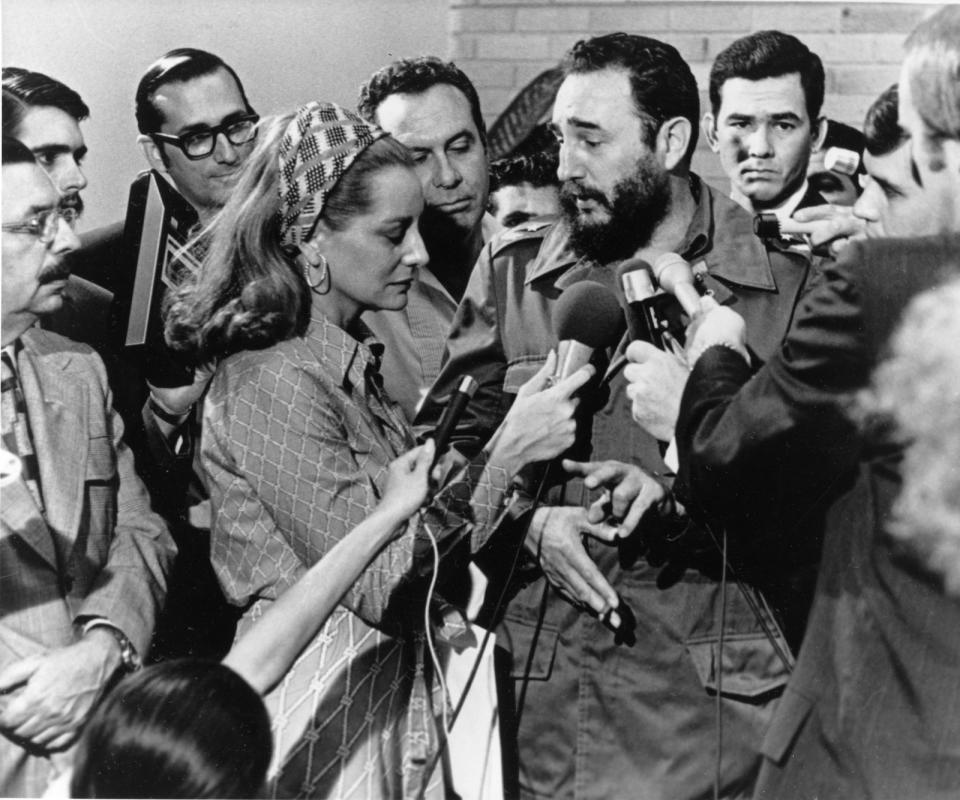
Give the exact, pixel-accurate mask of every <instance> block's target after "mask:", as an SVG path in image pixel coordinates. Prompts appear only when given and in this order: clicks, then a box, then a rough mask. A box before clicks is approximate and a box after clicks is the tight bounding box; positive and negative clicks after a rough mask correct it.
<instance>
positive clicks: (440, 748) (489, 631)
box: [417, 469, 549, 800]
mask: <svg viewBox="0 0 960 800" xmlns="http://www.w3.org/2000/svg"><path fill="white" fill-rule="evenodd" d="M548 477H549V469H548V470H547V471H545V472H544V474H543V476H542V477H541V478H540V481H539V484H538V486H537V491H536V493H535V494H534V496H533V501H532V504H531V507H530V510H529V511H528V512H527V518H526V520H525V521H524V523H523V524H522V526H521V530H520V535H519V536H518V537H517V541H516V544H515V547H514V550H513V558H512V559H511V562H510V569H509V570H508V571H507V576H506V578H505V580H504V581H503V585H502V586H501V588H500V593H499V595H498V596H497V601H496V603H495V604H494V606H493V610H492V611H491V613H490V618H491V619H496V617H497V616H498V615H499V613H500V611H501V610H502V608H503V607H504V605H505V603H506V599H507V594H508V592H509V591H510V586H511V582H512V580H513V577H514V575H515V574H516V571H517V567H518V566H519V564H520V554H521V553H522V552H523V543H524V541H525V540H526V537H527V531H528V530H529V529H530V523H531V521H532V520H533V512H534V511H536V509H537V508H538V507H539V504H540V499H541V497H542V496H543V492H544V490H545V489H546V485H547V478H548ZM510 507H511V503H507V506H506V507H505V508H504V509H503V511H502V512H501V513H500V516H499V518H498V519H497V520H496V522H495V523H494V525H493V526H492V528H493V529H494V530H496V529H497V528H499V527H500V525H502V524H503V520H504V518H505V517H506V515H507V514H508V513H509V512H510ZM423 527H424V529H425V530H426V531H427V532H428V535H429V537H430V541H431V544H432V545H433V549H434V557H435V561H434V574H433V578H432V580H431V582H430V589H429V594H428V597H427V606H426V608H427V609H429V603H430V598H431V595H432V592H433V590H434V587H435V586H436V577H437V572H438V571H439V551H438V550H437V547H436V538H435V536H434V534H433V531H431V530H430V527H429V525H427V524H426V522H424V525H423ZM544 580H546V578H544ZM548 588H549V584H547V585H546V586H545V587H544V598H546V590H547V589H548ZM424 622H425V624H426V625H427V628H426V636H427V641H428V642H430V639H431V637H430V628H429V615H428V613H427V612H425V614H424ZM538 631H539V627H538ZM492 635H493V626H492V625H491V626H489V627H487V628H486V629H485V630H484V633H483V638H482V639H481V640H480V644H479V646H478V648H477V656H476V658H475V659H474V661H473V664H472V665H471V667H470V672H469V673H467V679H466V680H465V681H464V684H463V690H462V692H461V693H460V699H459V700H458V701H457V704H456V706H455V707H454V709H453V712H452V713H451V714H450V718H449V724H448V723H447V719H446V707H447V690H446V682H445V681H444V679H443V676H442V670H441V669H440V665H439V663H438V659H437V657H436V652H435V651H434V649H433V647H432V645H431V647H430V653H431V657H432V658H433V662H434V668H435V669H436V671H437V674H438V676H439V677H440V685H441V689H442V691H443V712H442V713H443V717H444V723H443V730H442V732H441V736H440V741H439V742H438V743H437V749H436V752H435V753H434V754H433V756H432V757H431V759H430V761H429V762H428V764H427V769H426V770H425V772H424V777H423V783H422V785H421V787H420V792H419V794H418V795H417V797H418V800H423V798H424V797H425V796H426V791H427V786H428V784H429V782H430V776H431V775H432V774H433V771H434V770H435V769H436V768H437V765H438V764H439V763H440V759H441V758H442V757H443V754H444V752H445V751H446V749H447V745H448V743H449V739H450V731H451V730H452V729H453V726H454V725H455V724H456V722H457V718H458V717H459V716H460V712H461V711H462V710H463V706H464V703H465V702H466V699H467V694H468V693H469V692H470V689H471V688H472V687H473V682H474V680H475V679H476V677H477V673H478V672H479V670H480V662H481V661H482V659H483V654H484V652H486V649H487V644H488V643H489V641H490V637H491V636H492ZM532 656H533V649H532V648H531V653H530V656H529V657H528V665H527V667H526V669H529V667H530V663H531V662H532ZM525 686H526V679H524V688H525ZM498 707H499V698H498ZM518 708H519V704H518ZM517 719H518V721H519V711H518V715H517Z"/></svg>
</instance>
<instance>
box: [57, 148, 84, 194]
mask: <svg viewBox="0 0 960 800" xmlns="http://www.w3.org/2000/svg"><path fill="white" fill-rule="evenodd" d="M86 187H87V176H86V175H84V174H83V170H82V169H81V168H80V164H79V163H78V162H77V160H76V159H75V158H73V157H71V158H70V165H69V166H68V167H67V168H66V169H65V170H64V171H63V172H62V173H61V175H60V180H59V185H58V186H57V188H58V189H59V190H60V194H62V195H68V194H74V193H76V192H79V191H80V190H81V189H85V188H86Z"/></svg>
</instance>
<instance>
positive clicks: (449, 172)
mask: <svg viewBox="0 0 960 800" xmlns="http://www.w3.org/2000/svg"><path fill="white" fill-rule="evenodd" d="M462 180H463V176H462V175H461V174H460V171H459V170H458V169H457V168H456V166H455V165H454V163H453V162H452V161H451V160H450V159H449V157H448V156H447V155H446V153H444V154H443V155H441V156H440V157H439V158H438V159H437V170H436V172H435V173H434V176H433V185H434V186H436V187H437V188H438V189H452V188H454V187H455V186H457V185H458V184H459V183H460V181H462Z"/></svg>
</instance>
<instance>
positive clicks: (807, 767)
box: [677, 6, 960, 800]
mask: <svg viewBox="0 0 960 800" xmlns="http://www.w3.org/2000/svg"><path fill="white" fill-rule="evenodd" d="M958 64H960V8H958V7H957V6H947V7H945V8H942V9H941V10H940V11H938V12H937V13H935V14H933V15H932V16H930V17H928V18H927V19H925V20H924V21H923V22H921V23H920V25H919V26H918V27H917V28H916V30H914V31H913V33H911V34H910V36H909V37H908V39H907V42H906V59H905V61H904V64H903V67H902V68H901V72H900V81H899V101H898V115H899V125H901V126H902V127H903V129H904V131H905V132H906V133H907V136H908V137H909V139H908V144H906V147H907V148H908V150H909V153H910V157H911V159H912V168H913V171H914V172H915V175H916V177H917V183H918V185H919V186H922V187H923V192H924V194H925V196H926V203H927V213H926V214H925V215H923V216H922V217H918V218H916V220H915V222H916V227H915V229H914V230H913V231H912V233H913V234H914V236H916V237H917V238H912V239H903V238H901V239H888V240H883V241H875V240H867V241H862V242H854V243H851V244H850V245H849V247H847V249H846V250H845V251H844V253H843V255H842V256H841V258H840V259H838V261H837V263H836V264H835V265H832V266H830V267H829V268H828V269H826V270H825V280H824V282H823V283H822V284H821V285H819V286H818V287H817V288H816V289H815V290H813V291H811V292H810V293H809V295H808V296H807V297H806V298H805V300H804V303H803V305H802V308H801V309H800V311H799V312H798V316H797V320H796V322H795V323H794V325H793V326H792V328H791V331H790V333H789V335H788V337H787V339H786V341H785V342H784V345H783V347H782V348H781V350H780V351H779V352H778V353H777V354H775V355H774V357H773V358H771V359H769V360H767V361H766V363H765V364H764V365H763V366H762V368H761V369H759V371H754V370H752V369H751V368H750V366H748V364H747V363H746V361H745V360H744V359H743V358H742V357H741V355H739V354H738V353H737V351H736V348H737V347H738V346H739V344H740V342H741V341H742V338H741V337H742V331H743V329H742V322H743V321H742V320H737V317H736V315H735V314H734V313H733V311H732V309H713V310H711V311H709V312H707V313H705V314H703V315H701V317H702V318H699V319H698V320H697V325H698V327H697V330H696V331H695V332H692V335H691V337H690V338H691V342H690V345H691V352H690V354H689V355H690V356H691V361H692V362H693V368H692V372H691V374H690V379H689V381H688V383H687V387H686V389H685V391H684V396H683V402H682V405H681V409H680V417H679V421H678V424H677V439H678V443H679V450H680V468H681V469H680V475H681V478H682V479H683V483H684V485H685V486H686V496H687V497H688V499H689V503H690V507H691V509H693V510H694V511H695V512H696V513H697V514H698V515H699V514H706V515H709V516H710V517H712V518H713V519H714V520H715V521H719V522H721V523H723V524H725V525H726V526H727V530H728V535H729V537H730V540H731V544H732V545H733V543H735V542H736V541H737V539H738V538H739V537H738V532H740V531H741V530H742V523H743V521H744V519H743V518H744V511H745V510H746V509H751V510H752V511H755V510H757V509H758V508H760V507H762V506H776V507H777V510H778V512H779V513H780V514H781V515H785V516H789V517H791V518H796V519H800V518H804V517H811V516H812V517H816V518H822V519H824V520H825V531H826V536H825V539H824V550H823V559H822V564H823V566H822V572H821V574H820V577H819V582H818V585H817V593H816V598H815V601H814V606H813V611H812V613H811V617H810V625H809V628H808V631H807V636H806V639H805V640H804V645H803V648H802V649H801V651H800V655H799V658H798V661H797V665H796V668H795V669H794V671H793V674H792V675H791V677H790V682H789V684H788V686H787V690H786V692H785V694H784V696H783V698H782V700H781V701H780V705H779V707H778V709H777V713H776V715H775V717H774V721H773V724H772V725H771V726H770V729H769V731H768V732H767V735H766V738H765V740H764V748H763V752H764V756H765V759H764V762H763V767H762V769H761V774H760V778H759V781H758V786H757V793H756V795H755V796H756V797H757V798H763V800H767V799H768V798H769V800H774V798H775V799H776V800H794V799H796V800H807V798H811V797H837V798H840V797H842V798H845V800H865V799H866V798H905V797H910V798H923V799H924V800H934V798H944V800H945V799H946V798H953V797H957V796H960V714H958V713H957V710H958V708H960V681H958V679H957V677H958V668H960V667H958V665H960V603H958V602H957V599H956V597H953V596H949V595H947V594H946V593H945V592H944V587H943V585H942V583H941V576H938V575H936V574H932V573H930V572H929V571H928V568H927V566H926V565H925V563H924V561H925V559H924V558H923V554H922V553H919V554H918V553H915V552H911V551H910V550H909V549H908V548H905V547H903V546H902V543H900V542H898V541H897V539H896V538H895V537H893V536H891V534H890V530H889V529H888V525H889V523H890V521H891V518H892V513H891V512H892V508H893V507H894V502H895V501H896V498H897V496H898V494H899V492H900V485H901V472H902V470H903V469H904V457H903V456H904V446H905V444H907V443H906V442H904V441H903V439H902V436H901V435H900V434H899V432H897V431H895V430H893V429H892V428H891V426H890V420H886V419H882V418H881V419H880V420H874V423H877V422H879V423H880V424H873V425H871V426H869V427H866V428H863V429H858V427H857V425H856V424H855V423H854V422H853V421H852V420H851V419H850V418H849V416H848V414H847V409H848V408H849V400H850V397H851V395H853V394H855V393H857V392H859V391H860V390H861V389H863V388H865V386H866V385H867V382H868V380H869V377H870V373H871V371H872V370H873V368H874V367H875V365H876V364H877V362H878V360H879V359H880V358H881V357H882V355H883V354H884V352H885V351H886V347H887V340H888V337H889V335H890V333H891V331H892V330H893V329H894V328H895V327H896V325H897V323H898V321H899V319H900V315H901V313H902V312H903V310H904V308H905V307H906V306H907V304H908V303H909V302H910V300H911V299H912V298H913V297H914V296H915V295H916V294H917V293H919V292H921V291H923V290H925V289H927V288H929V287H931V286H934V285H937V284H939V283H940V282H942V281H943V280H944V279H949V278H951V277H953V276H956V275H960V258H958V254H960V84H958V82H957V79H956V75H957V65H958ZM887 99H889V95H888V96H887ZM885 105H886V104H885V103H884V105H881V107H880V110H879V111H878V112H877V114H878V115H880V116H881V121H880V124H879V127H880V128H881V129H883V130H885V131H886V133H885V134H884V135H883V137H882V138H884V139H886V140H887V141H889V140H890V139H891V138H898V137H896V136H894V137H890V136H889V133H890V130H891V128H890V126H889V125H888V122H889V116H887V113H888V111H889V106H886V108H887V112H885V111H883V108H884V106H885ZM883 117H886V119H882V118H883ZM873 121H874V123H876V122H878V120H877V118H876V116H875V117H874V120H873ZM873 133H876V127H874V131H873ZM870 138H871V139H872V138H873V134H871V136H870ZM748 325H749V323H748ZM824 485H826V486H828V487H829V488H831V489H832V494H831V495H829V496H828V498H827V499H829V500H830V502H826V503H825V502H824V500H825V498H824V494H823V492H822V487H823V486H824ZM761 540H762V537H760V536H753V537H749V539H748V541H747V542H746V545H747V546H749V547H754V546H756V544H757V543H758V542H760V541H761Z"/></svg>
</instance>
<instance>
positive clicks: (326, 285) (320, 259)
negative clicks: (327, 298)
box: [303, 251, 330, 294]
mask: <svg viewBox="0 0 960 800" xmlns="http://www.w3.org/2000/svg"><path fill="white" fill-rule="evenodd" d="M315 252H316V251H315ZM316 255H317V260H316V262H312V261H310V260H309V259H307V258H304V260H303V277H304V278H305V279H306V281H307V286H309V287H310V291H311V292H314V293H315V294H326V293H327V292H329V291H330V265H329V264H328V263H327V257H326V256H325V255H324V254H323V253H317V254H316ZM313 267H319V268H320V277H319V278H317V279H316V280H315V281H313V282H311V280H310V271H311V269H312V268H313Z"/></svg>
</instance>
